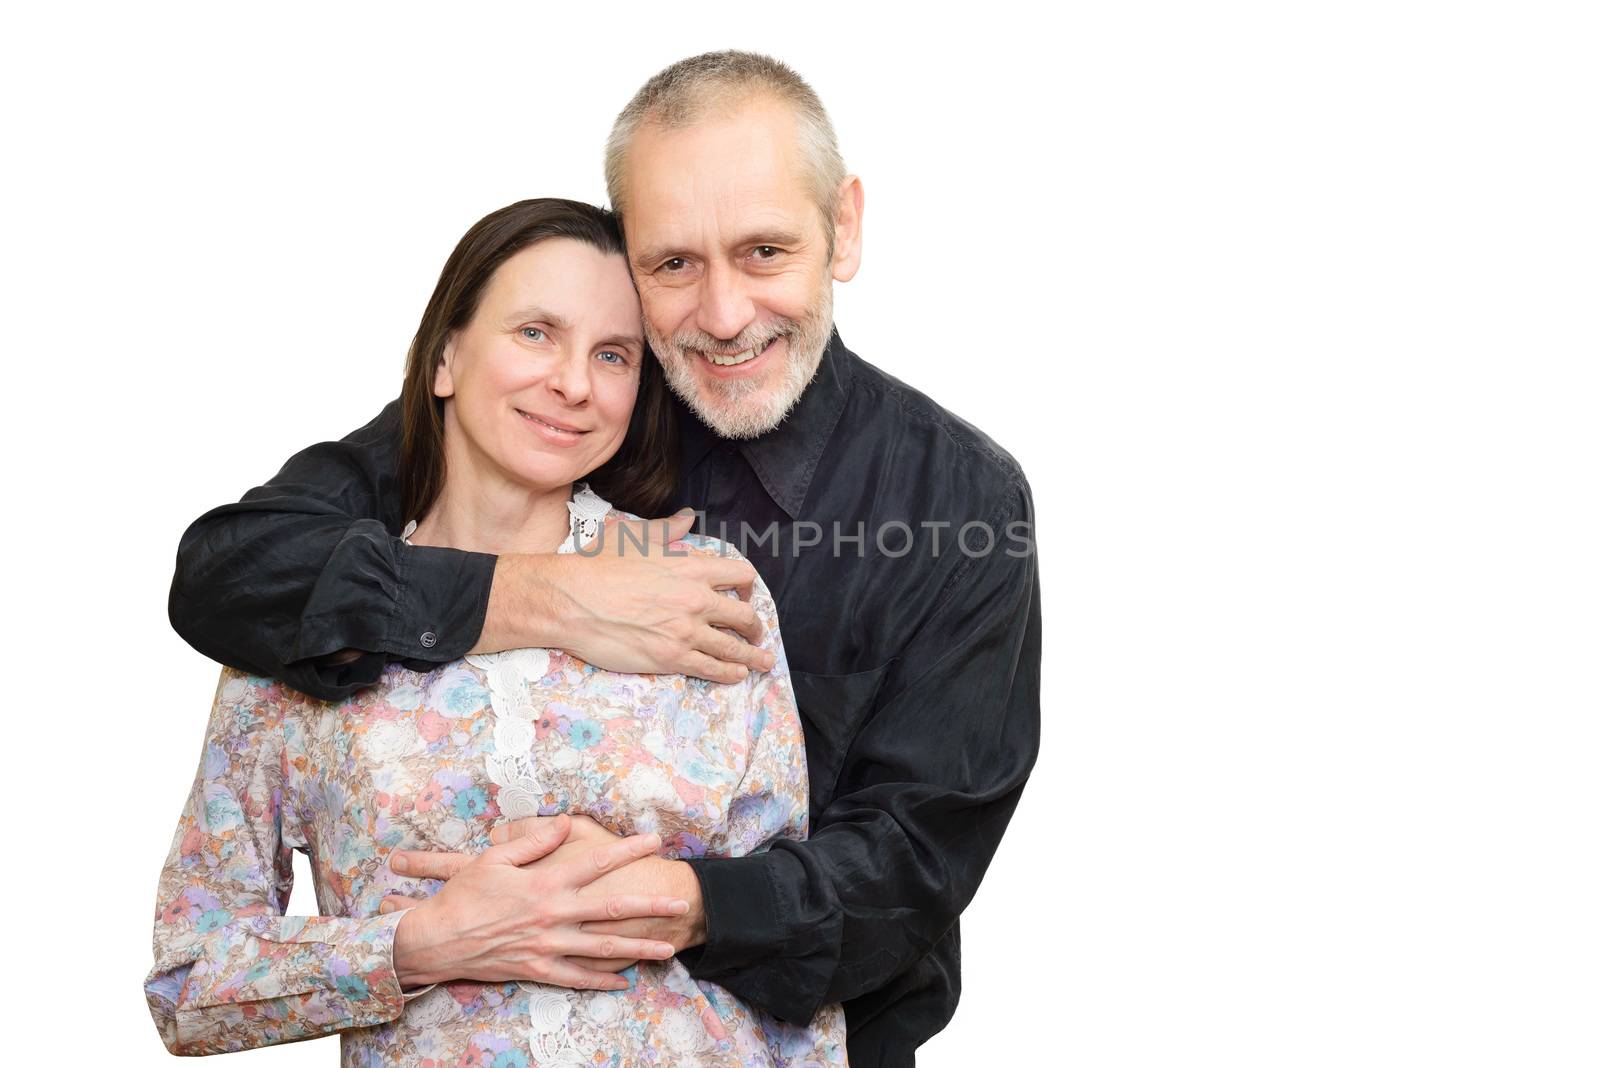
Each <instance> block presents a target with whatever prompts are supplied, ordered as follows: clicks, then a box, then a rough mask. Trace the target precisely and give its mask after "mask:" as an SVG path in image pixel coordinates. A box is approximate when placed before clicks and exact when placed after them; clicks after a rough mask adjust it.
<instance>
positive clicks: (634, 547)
mask: <svg viewBox="0 0 1600 1068" xmlns="http://www.w3.org/2000/svg"><path fill="white" fill-rule="evenodd" d="M694 521H695V514H694V512H693V511H691V510H689V509H684V510H683V511H681V512H677V513H675V514H673V515H669V516H666V517H665V518H662V519H622V518H620V517H618V516H607V517H606V520H605V523H604V524H603V525H602V526H601V528H600V534H599V542H598V544H597V545H596V546H595V550H597V552H599V553H606V554H608V555H612V556H626V555H627V554H628V553H630V552H634V553H640V554H643V555H647V556H648V555H653V554H654V553H655V551H657V550H659V549H661V548H662V547H664V546H667V545H670V544H672V543H673V542H675V541H678V540H679V539H680V538H682V537H683V536H684V535H685V534H688V533H689V532H690V531H691V530H693V529H694Z"/></svg>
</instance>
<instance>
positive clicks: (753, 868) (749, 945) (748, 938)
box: [678, 853, 788, 979]
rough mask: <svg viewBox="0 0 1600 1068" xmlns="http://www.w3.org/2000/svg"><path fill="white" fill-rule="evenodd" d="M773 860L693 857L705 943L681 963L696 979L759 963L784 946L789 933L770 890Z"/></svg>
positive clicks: (759, 856)
mask: <svg viewBox="0 0 1600 1068" xmlns="http://www.w3.org/2000/svg"><path fill="white" fill-rule="evenodd" d="M771 861H772V854H770V853H760V854H755V855H752V856H747V857H693V858H690V859H689V860H688V865H689V867H690V868H691V869H692V870H693V871H694V874H695V877H696V878H698V879H699V880H700V902H701V907H702V908H703V909H704V910H705V914H706V940H705V943H704V944H703V945H700V946H698V947H696V948H695V949H694V950H692V951H690V952H689V953H680V954H679V955H678V957H679V960H681V961H682V962H683V964H684V965H685V966H686V967H687V968H688V969H689V974H690V975H692V976H694V977H695V978H696V979H701V978H712V977H714V976H716V975H719V974H726V973H728V972H730V971H735V970H737V969H740V968H744V967H747V966H748V965H750V964H753V963H755V962H756V961H758V960H761V959H764V958H767V959H770V958H771V957H772V956H774V955H775V954H776V953H777V951H778V950H779V949H780V948H781V947H782V946H783V943H784V941H785V940H786V937H787V933H788V932H787V928H786V926H785V925H784V923H783V921H782V917H781V916H780V915H779V901H778V895H777V893H776V891H775V889H774V887H773V885H772V878H771Z"/></svg>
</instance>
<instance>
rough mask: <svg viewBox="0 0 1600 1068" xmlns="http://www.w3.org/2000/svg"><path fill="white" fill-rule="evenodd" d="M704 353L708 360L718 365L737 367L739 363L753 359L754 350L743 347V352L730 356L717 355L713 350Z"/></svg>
mask: <svg viewBox="0 0 1600 1068" xmlns="http://www.w3.org/2000/svg"><path fill="white" fill-rule="evenodd" d="M704 355H705V358H706V359H708V360H710V361H711V362H712V363H714V364H716V365H717V366H718V367H737V366H739V365H740V364H741V363H748V362H749V361H751V360H753V359H755V358H756V350H755V349H745V350H744V351H743V352H739V353H735V354H734V355H732V356H718V355H717V354H716V353H714V352H707V353H705V354H704Z"/></svg>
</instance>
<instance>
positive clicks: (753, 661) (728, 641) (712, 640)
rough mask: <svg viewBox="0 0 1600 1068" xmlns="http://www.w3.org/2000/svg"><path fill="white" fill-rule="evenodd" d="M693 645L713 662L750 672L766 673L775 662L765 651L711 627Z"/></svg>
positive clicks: (771, 655)
mask: <svg viewBox="0 0 1600 1068" xmlns="http://www.w3.org/2000/svg"><path fill="white" fill-rule="evenodd" d="M695 644H696V647H697V648H698V649H699V651H700V652H702V653H705V654H706V655H707V656H709V657H711V658H712V659H714V660H721V661H722V662H724V663H726V664H738V665H740V666H741V667H745V668H748V669H749V670H751V671H766V670H767V669H768V668H770V667H771V666H772V665H773V663H775V662H776V658H775V657H774V656H773V654H771V653H769V652H767V651H766V650H765V649H762V648H760V647H759V646H755V645H751V644H750V643H749V642H747V641H745V640H744V639H743V638H736V637H734V636H733V635H732V634H726V633H724V632H722V631H720V630H716V629H715V628H711V627H707V628H706V630H705V631H704V632H702V633H701V635H700V639H699V641H698V642H696V643H695Z"/></svg>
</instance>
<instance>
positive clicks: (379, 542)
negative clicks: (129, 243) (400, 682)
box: [167, 401, 496, 700]
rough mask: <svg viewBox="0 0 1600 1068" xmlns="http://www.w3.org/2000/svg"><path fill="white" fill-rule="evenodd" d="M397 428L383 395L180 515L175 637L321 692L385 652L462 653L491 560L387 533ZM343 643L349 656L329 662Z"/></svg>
mask: <svg viewBox="0 0 1600 1068" xmlns="http://www.w3.org/2000/svg"><path fill="white" fill-rule="evenodd" d="M399 428H400V405H399V402H398V401H395V402H391V403H390V404H389V405H388V406H387V407H386V408H384V410H383V411H382V412H381V413H379V415H378V417H377V418H376V419H374V420H373V421H372V422H370V423H368V424H367V425H366V426H364V427H362V428H361V429H360V430H357V431H356V432H355V433H353V434H351V435H349V436H348V437H346V438H344V439H343V440H341V441H329V442H322V443H321V444H318V445H313V446H311V447H310V448H309V449H306V450H305V451H304V452H300V453H297V454H295V455H294V456H293V457H292V458H290V460H289V462H288V463H286V464H285V465H284V466H283V470H281V471H279V472H278V474H277V475H276V476H274V477H273V479H272V480H271V481H270V482H268V483H267V484H266V485H264V486H258V487H256V488H255V489H253V490H251V491H250V492H249V493H246V494H245V495H244V498H243V499H242V500H240V501H239V503H237V504H225V505H223V506H221V507H220V508H213V509H212V510H211V511H209V512H207V513H206V514H205V515H203V516H201V517H200V518H199V519H197V520H195V521H194V522H193V523H192V524H190V526H189V529H188V530H186V531H184V534H183V538H182V540H181V541H180V542H179V544H178V561H177V568H176V570H175V571H174V573H173V576H172V592H171V595H170V597H169V599H168V602H167V611H168V615H169V617H170V618H171V620H172V626H173V628H174V629H175V630H177V632H178V633H179V634H180V635H182V636H183V639H184V640H185V641H187V642H188V643H189V644H190V645H192V646H194V647H195V648H196V649H198V650H199V651H200V652H202V653H204V654H205V655H206V656H209V657H211V658H212V659H214V660H219V661H221V662H222V663H224V664H228V665H230V666H232V667H235V668H238V669H240V670H243V671H249V672H252V673H254V674H258V675H269V676H272V677H275V678H279V679H282V680H283V681H284V682H287V683H288V684H289V685H291V686H293V687H295V688H296V689H299V690H302V691H304V692H305V693H308V694H310V695H312V696H313V697H317V698H321V699H324V700H337V699H339V698H342V697H345V696H347V695H349V694H350V693H352V692H354V691H355V690H358V689H360V688H362V687H363V686H368V685H371V684H372V683H373V682H375V681H377V679H378V676H379V675H380V674H381V673H382V671H383V668H384V665H385V664H387V663H388V662H389V661H390V660H397V659H398V660H407V661H412V662H417V663H419V664H438V663H445V662H447V661H450V660H455V659H458V658H459V657H461V656H464V655H465V654H466V652H467V650H468V649H470V648H472V646H473V644H474V643H476V642H477V640H478V635H479V633H480V632H481V631H482V630H483V620H484V614H485V612H486V611H487V610H488V606H489V587H490V585H491V583H492V582H493V579H494V566H495V559H496V558H495V557H494V556H491V555H487V554H484V553H469V552H462V551H460V550H456V549H440V548H431V547H420V546H419V547H412V546H409V545H406V544H405V543H404V542H403V541H401V540H400V538H399V537H398V536H397V535H398V533H399V530H400V528H401V524H402V523H403V520H402V519H401V517H400V516H399V515H398V510H399V508H400V500H399V486H398V483H397V481H396V477H395V472H396V467H397V458H398V455H399ZM413 518H415V517H413ZM347 649H354V650H357V651H359V652H360V654H361V655H360V656H358V657H357V658H356V659H355V660H353V661H348V662H344V663H340V664H337V665H335V664H330V663H328V662H327V660H326V658H327V657H328V655H329V654H331V653H339V652H341V651H343V650H347Z"/></svg>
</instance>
